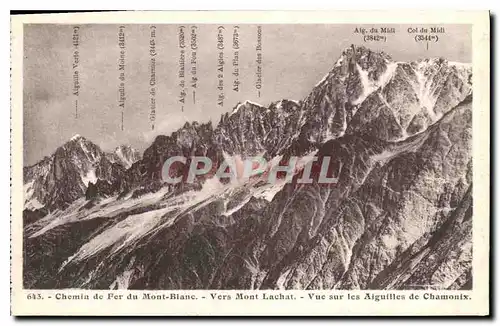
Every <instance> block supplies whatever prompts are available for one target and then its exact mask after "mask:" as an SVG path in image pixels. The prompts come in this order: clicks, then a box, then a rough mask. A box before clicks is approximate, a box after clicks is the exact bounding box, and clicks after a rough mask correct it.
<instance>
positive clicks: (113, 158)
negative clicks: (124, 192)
mask: <svg viewBox="0 0 500 326" xmlns="http://www.w3.org/2000/svg"><path fill="white" fill-rule="evenodd" d="M106 154H107V158H108V160H109V161H110V162H113V163H118V164H120V165H122V166H123V167H124V168H125V169H128V168H130V167H131V166H132V164H134V163H135V162H137V161H139V160H140V159H141V153H140V152H139V151H138V150H136V149H135V148H132V147H130V146H127V145H121V146H118V147H117V148H115V150H114V151H113V152H112V153H106Z"/></svg>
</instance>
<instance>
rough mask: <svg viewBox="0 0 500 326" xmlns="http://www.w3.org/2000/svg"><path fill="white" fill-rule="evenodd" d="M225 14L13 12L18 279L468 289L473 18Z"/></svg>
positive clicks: (61, 291) (76, 290) (76, 293)
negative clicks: (44, 17)
mask: <svg viewBox="0 0 500 326" xmlns="http://www.w3.org/2000/svg"><path fill="white" fill-rule="evenodd" d="M236 21H237V20H233V21H231V22H227V21H222V22H221V23H218V22H211V23H201V22H200V23H196V22H193V21H190V20H186V22H185V23H182V22H181V23H179V22H178V21H176V22H173V23H172V22H168V21H166V22H164V23H158V21H154V22H152V23H143V22H140V23H131V22H130V21H126V20H124V22H123V23H122V24H121V23H86V22H82V21H81V20H79V21H75V23H37V22H36V23H24V24H23V26H22V27H23V28H22V55H23V57H22V69H21V70H22V108H20V110H21V111H22V124H21V127H22V138H20V139H21V142H22V150H21V149H20V155H21V157H20V161H19V162H20V163H21V162H22V208H20V211H22V216H13V218H16V219H17V218H18V219H21V220H22V232H21V234H22V249H20V250H21V251H22V260H19V265H22V266H19V271H21V270H22V273H21V272H20V273H21V274H22V289H23V291H28V292H26V293H33V297H37V296H38V295H39V293H43V292H36V291H39V290H55V292H52V293H55V294H54V297H50V296H49V297H47V296H43V294H42V297H43V300H56V299H57V300H61V301H65V300H73V301H72V302H73V304H74V302H75V301H77V302H80V301H83V300H92V299H93V297H92V294H91V293H92V292H88V291H89V290H106V293H105V294H104V299H106V297H107V296H109V297H108V299H109V298H112V297H113V296H115V295H116V296H117V294H113V293H119V290H126V291H131V292H124V293H137V294H136V296H137V297H138V298H139V299H142V300H146V301H147V300H156V299H161V298H163V299H165V300H167V301H172V300H178V299H179V300H184V299H185V300H195V302H198V303H199V302H200V301H203V300H208V301H210V300H217V298H219V295H218V294H217V291H219V290H220V291H229V292H227V293H226V292H224V294H223V296H224V299H227V300H243V301H244V300H247V303H246V304H247V305H248V304H251V302H252V300H261V301H262V300H263V301H266V300H269V301H272V300H274V301H280V300H281V301H294V302H296V304H300V301H304V302H305V303H306V304H307V302H308V300H309V301H310V300H313V298H314V296H315V295H316V294H315V292H314V291H326V292H321V293H325V297H324V298H323V299H325V300H343V299H347V298H348V297H349V298H350V299H353V297H355V296H358V298H357V299H358V300H359V299H361V300H365V301H367V300H373V302H378V301H379V300H382V301H384V300H385V301H391V300H396V299H401V300H406V299H412V296H413V295H414V293H420V294H419V295H420V297H421V299H422V300H425V301H427V302H428V303H429V304H432V305H439V304H441V303H440V302H442V301H441V300H443V301H447V302H449V301H450V300H457V301H462V304H465V303H466V302H463V301H467V300H472V298H471V295H472V294H473V293H474V292H473V291H474V290H475V289H476V288H475V285H476V282H481V280H477V277H478V276H477V275H479V274H477V273H476V272H477V270H475V268H476V266H478V265H475V264H474V261H475V255H476V252H477V251H476V249H475V246H477V245H478V244H477V243H476V242H477V240H476V239H477V238H476V237H473V235H475V234H474V232H476V229H475V227H476V226H477V225H478V224H477V223H479V221H482V222H481V223H482V224H481V227H482V228H485V227H486V228H487V223H488V222H487V221H488V220H489V216H484V214H483V213H481V214H482V215H481V216H478V213H477V211H476V209H477V198H476V196H475V195H474V194H475V192H474V191H475V189H474V188H475V187H480V188H484V187H486V186H487V184H479V185H476V183H475V182H474V180H477V179H475V173H476V169H477V166H476V162H477V160H476V159H475V156H474V155H475V154H474V153H476V152H474V151H473V149H474V150H476V148H477V147H476V143H474V141H475V140H474V138H475V137H476V133H480V131H477V130H476V129H475V128H477V127H478V125H476V124H475V123H476V120H474V119H475V117H476V116H475V115H474V114H477V113H475V111H480V110H486V111H488V108H487V107H486V108H484V107H483V108H481V107H478V106H477V104H476V103H478V102H476V101H477V100H476V96H480V95H481V96H484V94H485V93H478V92H480V91H481V90H480V91H477V86H476V85H475V82H476V80H477V77H475V74H476V73H477V70H476V69H475V66H474V63H473V62H474V61H473V59H474V60H477V57H475V52H474V51H475V48H474V42H473V33H474V32H473V24H472V23H458V22H457V23H441V24H438V23H434V22H433V23H425V22H424V23H412V22H409V23H397V24H396V23H386V24H383V23H371V22H366V23H357V22H353V23H349V24H346V23H342V24H340V23H333V22H332V23H308V24H303V23H249V22H247V21H245V20H242V22H241V23H236ZM478 94H480V95H478ZM487 97H488V96H487ZM473 127H474V128H473ZM479 127H481V126H480V125H479ZM473 129H474V131H473ZM485 130H487V129H485ZM480 137H482V136H480ZM473 144H474V146H473ZM481 153H482V152H481ZM473 154H474V155H473ZM480 155H484V154H480ZM486 173H488V172H487V171H486ZM19 182H21V180H19ZM486 191H488V190H487V189H486ZM479 205H480V206H481V204H479ZM483 206H484V204H483ZM481 212H484V209H483V210H481ZM476 219H477V220H476ZM485 221H486V222H485ZM475 223H476V224H475ZM473 230H474V232H473ZM479 245H481V246H487V243H481V244H479ZM486 266H487V265H486ZM473 267H474V268H473ZM32 290H33V291H35V292H29V291H32ZM66 290H71V293H69V292H68V293H66V292H65V291H66ZM160 290H161V291H163V290H168V291H182V292H178V293H177V292H165V293H163V292H162V294H160V292H147V293H146V292H145V293H143V292H140V291H160ZM190 290H204V291H210V292H206V295H203V294H200V293H202V292H196V293H194V292H193V293H191V292H189V291H190ZM299 290H300V291H304V292H297V291H299ZM113 291H117V292H113ZM135 291H139V292H135ZM246 291H251V292H246ZM345 291H368V292H366V293H365V292H356V293H358V294H356V295H350V294H349V292H345ZM370 291H371V292H370ZM384 291H397V292H395V293H398V294H388V293H386V292H384ZM412 291H416V292H412ZM214 293H215V294H214ZM221 293H222V292H221ZM300 293H303V294H300ZM318 293H319V292H318ZM346 293H347V294H346ZM353 293H354V292H353ZM359 293H361V297H359V295H360V294H359ZM131 295H132V296H133V295H134V294H131ZM129 296H130V295H129ZM221 296H222V295H221ZM226 296H227V297H226ZM317 298H318V300H319V298H320V297H319V295H317ZM28 299H29V298H28ZM94 299H95V298H94ZM124 299H130V298H128V297H127V298H125V297H124ZM134 299H136V298H134ZM219 299H220V298H219ZM354 299H356V298H354ZM429 301H430V302H429ZM330 304H334V303H333V301H330ZM401 304H403V303H401Z"/></svg>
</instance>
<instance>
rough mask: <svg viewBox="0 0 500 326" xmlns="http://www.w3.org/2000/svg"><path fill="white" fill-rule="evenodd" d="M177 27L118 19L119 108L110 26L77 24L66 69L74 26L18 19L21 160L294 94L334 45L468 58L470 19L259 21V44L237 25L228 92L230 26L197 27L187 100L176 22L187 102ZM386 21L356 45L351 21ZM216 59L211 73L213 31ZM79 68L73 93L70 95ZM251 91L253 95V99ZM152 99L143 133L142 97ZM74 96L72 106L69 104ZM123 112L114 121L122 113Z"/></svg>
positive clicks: (150, 133)
mask: <svg viewBox="0 0 500 326" xmlns="http://www.w3.org/2000/svg"><path fill="white" fill-rule="evenodd" d="M179 27H180V25H172V24H163V25H156V26H155V27H154V28H152V26H150V25H142V24H140V25H139V24H136V25H133V24H131V25H126V26H124V32H125V50H124V52H125V71H124V72H125V80H124V81H123V84H124V89H125V101H124V107H120V101H119V95H120V91H119V89H120V83H121V82H122V81H121V80H120V79H119V77H120V72H121V71H120V70H119V59H120V55H121V53H120V51H121V49H120V46H119V31H120V26H119V25H109V24H94V25H79V26H78V28H79V29H78V31H77V34H78V48H77V50H78V55H77V57H78V65H77V67H76V68H75V67H74V66H73V64H74V63H75V46H74V44H73V37H74V34H75V33H74V26H73V25H64V24H31V25H24V67H23V80H24V92H23V109H24V165H25V166H28V165H32V164H34V163H36V162H37V161H39V160H40V159H42V158H43V157H44V156H48V155H50V154H52V153H53V152H54V151H55V150H56V148H57V147H59V146H61V145H62V144H64V143H65V142H66V141H68V140H69V139H70V138H71V137H72V136H73V135H75V134H80V135H82V136H84V137H86V138H88V139H89V140H91V141H93V142H94V143H96V144H97V145H99V146H100V147H101V148H102V149H103V150H105V151H112V150H113V149H114V148H115V147H117V146H119V145H121V144H127V145H132V146H133V147H135V148H137V149H139V150H141V151H143V150H144V149H145V148H147V147H148V146H149V145H150V144H151V142H152V141H153V140H154V138H155V137H156V136H157V135H160V134H165V135H168V134H170V133H171V132H173V131H175V130H176V129H178V128H180V127H181V126H182V125H184V123H185V122H186V121H191V122H192V121H199V122H206V121H209V120H212V121H213V122H214V123H217V122H218V121H219V118H220V115H221V114H222V113H224V112H229V111H231V110H232V109H233V108H234V107H235V106H236V105H237V103H238V102H243V101H245V100H250V101H252V102H256V103H259V104H261V105H268V104H269V103H271V102H273V101H278V100H280V99H292V100H300V99H303V98H305V97H306V96H307V94H308V93H309V92H310V91H311V90H312V88H313V87H314V85H315V84H316V83H317V82H318V81H319V80H321V79H322V77H323V76H324V75H325V74H326V73H328V71H329V70H330V69H331V68H332V66H333V65H334V64H335V62H336V61H337V59H338V58H339V56H340V54H341V52H342V50H343V49H345V48H347V47H349V46H350V45H351V44H355V45H364V46H367V47H369V48H371V49H372V50H374V51H384V52H386V53H388V54H389V55H391V56H392V58H393V59H394V60H395V61H413V60H418V59H422V58H428V57H444V58H446V59H448V60H450V61H459V62H471V61H472V57H471V55H472V54H471V52H472V50H471V31H470V26H469V25H446V26H444V27H445V33H443V34H438V35H439V40H438V42H437V43H434V42H430V43H429V44H427V42H416V41H415V38H414V37H415V34H413V33H408V28H409V27H418V28H420V27H430V26H425V25H419V26H413V25H412V26H410V25H389V26H387V25H385V26H377V25H345V24H344V25H332V24H328V25H325V24H318V25H313V24H311V25H304V24H301V25H299V24H296V25H262V26H261V33H260V35H261V43H262V49H261V50H260V51H257V50H256V45H257V42H258V32H257V30H258V27H257V25H239V26H238V27H239V28H238V29H237V31H238V34H239V36H238V44H239V50H238V54H239V55H238V63H239V65H238V67H239V82H240V85H239V91H238V92H236V91H234V90H232V84H233V82H234V76H233V75H232V70H233V66H232V60H233V56H234V50H233V49H232V45H233V34H234V33H233V32H234V30H235V28H234V25H224V30H223V31H222V33H219V29H218V27H219V26H218V25H211V24H210V25H208V24H201V25H196V27H197V28H196V43H197V50H196V58H197V60H196V77H197V78H198V82H197V87H196V89H195V92H196V96H195V97H196V102H195V103H194V102H193V96H192V91H193V90H194V89H193V88H192V87H191V85H190V84H189V81H190V80H191V77H192V74H191V63H190V61H191V55H192V50H191V49H190V44H191V27H192V25H186V26H185V29H184V41H185V46H186V47H185V48H184V50H185V54H184V55H185V82H186V88H185V89H186V91H187V96H186V102H185V103H184V105H182V103H180V102H179V96H180V91H181V87H180V86H179V83H180V81H181V78H179V76H178V73H179V69H180V64H179V61H180V48H179V43H180V42H179ZM380 27H395V28H396V33H395V34H386V36H387V39H386V42H366V43H365V42H364V41H363V35H361V34H360V33H355V32H354V31H355V29H356V28H366V29H370V28H380ZM153 29H154V41H155V46H154V53H156V54H155V55H154V58H155V75H156V84H155V85H154V88H155V90H156V92H155V95H154V96H152V95H151V85H150V79H151V57H152V56H151V52H150V50H151V46H150V41H151V31H152V30H153ZM219 34H222V37H223V44H224V49H223V57H224V61H225V65H224V71H223V76H222V78H219V77H220V76H218V75H219V73H220V72H219V71H218V69H217V68H218V67H217V64H218V58H219V55H220V53H219V52H220V49H218V46H220V45H221V43H222V42H221V37H220V35H219ZM258 53H260V54H261V55H262V62H261V64H260V65H261V67H262V87H261V88H260V94H259V90H258V89H257V88H256V80H257V74H256V70H257V65H258V64H257V62H256V61H257V60H256V59H257V54H258ZM75 70H76V71H77V72H78V84H79V86H80V88H79V93H78V96H76V95H74V94H73V88H74V85H75V78H74V73H75ZM221 79H222V80H223V82H224V95H225V99H224V101H223V105H219V104H218V95H219V93H220V91H219V90H218V89H217V86H218V83H219V81H220V80H221ZM259 95H260V96H259ZM152 97H153V98H154V99H155V112H156V115H155V122H154V130H152V122H151V119H150V114H151V105H150V102H151V98H152ZM76 100H77V101H78V104H77V108H76V107H75V101H76ZM122 113H123V119H122Z"/></svg>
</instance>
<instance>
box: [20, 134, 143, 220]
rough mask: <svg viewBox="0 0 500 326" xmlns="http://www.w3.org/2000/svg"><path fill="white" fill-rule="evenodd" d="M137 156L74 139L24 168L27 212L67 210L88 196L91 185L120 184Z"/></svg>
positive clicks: (83, 139)
mask: <svg viewBox="0 0 500 326" xmlns="http://www.w3.org/2000/svg"><path fill="white" fill-rule="evenodd" d="M136 152H137V151H135V150H132V149H130V151H129V152H120V153H127V154H125V155H122V156H118V155H117V154H115V153H113V154H109V153H105V152H103V151H102V150H101V149H100V148H99V147H98V146H97V145H95V144H94V143H92V142H91V141H89V140H87V139H85V138H84V137H82V136H79V135H76V136H74V137H73V138H72V139H71V140H70V141H68V142H67V143H66V144H64V145H63V146H61V147H59V148H58V149H57V150H56V151H55V152H54V154H52V155H51V156H50V157H46V158H44V159H43V160H42V161H40V162H39V163H37V164H35V165H33V166H31V167H25V168H24V189H25V208H26V209H29V210H36V209H41V208H42V207H43V208H45V209H46V210H54V209H57V208H66V207H67V206H68V204H70V203H72V202H73V201H74V200H76V199H78V198H80V197H82V196H83V195H84V194H85V191H86V189H87V187H88V185H89V183H91V182H92V183H94V184H95V183H96V182H97V180H98V179H100V180H106V181H107V182H109V183H116V182H118V180H120V179H121V178H122V176H123V174H124V172H125V169H126V164H127V163H128V162H130V160H133V159H136V158H137V154H136ZM114 155H116V156H114ZM124 159H125V160H126V162H124V161H122V160H124Z"/></svg>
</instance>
